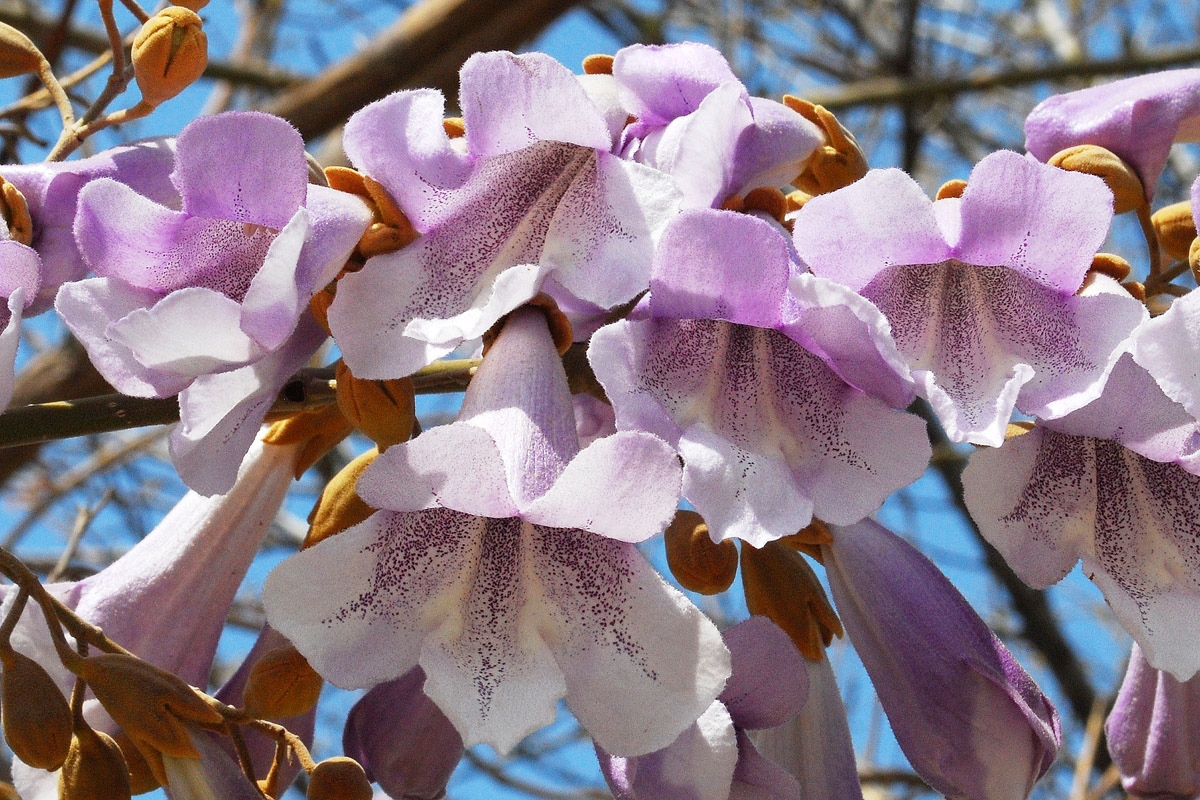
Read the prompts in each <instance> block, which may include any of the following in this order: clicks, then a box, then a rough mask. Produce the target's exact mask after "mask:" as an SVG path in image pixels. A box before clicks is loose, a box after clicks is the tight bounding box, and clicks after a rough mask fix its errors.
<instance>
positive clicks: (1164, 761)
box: [1104, 643, 1200, 800]
mask: <svg viewBox="0 0 1200 800" xmlns="http://www.w3.org/2000/svg"><path fill="white" fill-rule="evenodd" d="M1104 732H1105V734H1107V736H1108V752H1109V753H1111V754H1112V758H1113V763H1114V764H1116V765H1117V768H1118V769H1119V770H1120V771H1121V784H1122V785H1123V786H1124V788H1125V791H1126V792H1128V793H1129V794H1130V795H1132V796H1134V797H1153V798H1155V800H1194V798H1195V797H1197V796H1200V678H1192V679H1191V680H1189V681H1187V682H1185V683H1180V682H1179V681H1177V680H1175V679H1174V678H1173V677H1171V675H1170V674H1169V673H1166V672H1163V671H1162V670H1157V669H1155V668H1154V667H1152V666H1150V664H1148V663H1147V662H1146V658H1145V656H1143V655H1142V650H1141V648H1140V647H1138V646H1137V644H1136V643H1135V644H1134V645H1133V652H1131V653H1130V654H1129V667H1128V669H1127V670H1126V671H1125V680H1124V681H1122V683H1121V690H1120V691H1119V692H1118V693H1117V700H1116V703H1115V704H1114V705H1113V710H1112V711H1111V712H1110V713H1109V715H1108V720H1107V721H1106V722H1105V723H1104Z"/></svg>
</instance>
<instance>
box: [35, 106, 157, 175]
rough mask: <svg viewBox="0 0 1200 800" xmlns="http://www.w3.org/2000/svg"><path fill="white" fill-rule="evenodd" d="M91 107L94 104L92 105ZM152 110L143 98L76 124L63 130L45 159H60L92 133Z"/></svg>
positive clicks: (140, 116)
mask: <svg viewBox="0 0 1200 800" xmlns="http://www.w3.org/2000/svg"><path fill="white" fill-rule="evenodd" d="M93 107H95V106H94V105H93ZM152 111H154V106H152V105H150V104H149V103H147V102H146V101H145V100H139V101H138V102H137V103H136V104H135V105H133V106H130V107H129V108H123V109H121V110H120V111H114V112H112V113H111V114H106V115H104V116H103V117H101V118H100V119H97V120H93V121H91V122H85V123H83V124H80V125H76V126H74V128H72V129H71V130H70V131H63V137H60V138H59V140H58V143H57V144H56V145H54V150H53V151H51V153H50V155H49V156H47V157H46V160H47V161H62V160H63V159H64V158H66V157H67V156H69V155H71V153H73V152H75V150H76V148H78V147H79V145H81V144H83V142H84V140H85V139H87V138H88V137H89V136H91V135H92V134H95V133H99V132H100V131H102V130H104V129H105V128H111V127H112V126H113V125H120V124H121V123H123V122H131V121H132V120H135V119H141V118H142V117H146V116H149V115H150V113H151V112H152ZM88 113H89V114H90V113H91V109H88Z"/></svg>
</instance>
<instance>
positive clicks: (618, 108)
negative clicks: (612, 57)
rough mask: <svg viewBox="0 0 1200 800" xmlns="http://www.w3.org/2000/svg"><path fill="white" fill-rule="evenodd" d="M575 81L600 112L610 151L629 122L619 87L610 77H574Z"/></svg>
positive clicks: (601, 75)
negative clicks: (606, 129) (606, 131)
mask: <svg viewBox="0 0 1200 800" xmlns="http://www.w3.org/2000/svg"><path fill="white" fill-rule="evenodd" d="M575 79H576V80H578V81H579V85H580V86H582V87H583V91H584V93H585V94H586V95H587V96H588V100H590V101H591V103H592V105H594V106H595V107H596V110H597V111H599V112H600V116H601V117H602V118H603V119H604V124H605V126H606V127H607V128H608V135H609V147H608V148H606V149H608V150H610V151H611V150H612V148H615V147H616V146H617V143H618V142H620V140H621V132H622V131H624V130H625V125H626V123H628V122H629V112H628V111H626V110H625V106H623V105H622V104H621V98H620V87H619V86H618V85H617V81H616V78H614V77H613V76H612V75H603V74H600V75H576V76H575Z"/></svg>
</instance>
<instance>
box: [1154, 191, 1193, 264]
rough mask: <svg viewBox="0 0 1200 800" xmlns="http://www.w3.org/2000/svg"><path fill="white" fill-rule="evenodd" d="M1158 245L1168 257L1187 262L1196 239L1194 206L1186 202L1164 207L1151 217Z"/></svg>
mask: <svg viewBox="0 0 1200 800" xmlns="http://www.w3.org/2000/svg"><path fill="white" fill-rule="evenodd" d="M1150 222H1151V223H1152V224H1153V225H1154V232H1155V233H1156V234H1158V244H1159V247H1161V248H1162V249H1163V250H1164V251H1165V252H1166V253H1167V255H1169V256H1170V257H1171V258H1173V259H1175V260H1176V261H1187V257H1188V250H1189V249H1191V246H1192V242H1193V241H1195V239H1196V220H1194V219H1193V218H1192V204H1191V203H1190V202H1189V201H1187V200H1184V201H1183V202H1182V203H1173V204H1172V205H1169V206H1164V207H1162V208H1160V209H1159V210H1158V211H1155V212H1154V215H1153V216H1152V217H1150Z"/></svg>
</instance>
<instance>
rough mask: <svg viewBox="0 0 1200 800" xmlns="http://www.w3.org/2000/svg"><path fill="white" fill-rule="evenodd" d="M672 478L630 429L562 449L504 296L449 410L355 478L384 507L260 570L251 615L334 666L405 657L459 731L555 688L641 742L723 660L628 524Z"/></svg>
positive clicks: (674, 719)
mask: <svg viewBox="0 0 1200 800" xmlns="http://www.w3.org/2000/svg"><path fill="white" fill-rule="evenodd" d="M679 481H680V470H679V465H678V462H677V460H676V457H675V454H674V451H672V450H671V448H670V447H669V446H668V445H666V444H665V443H664V442H662V441H661V440H659V439H657V438H656V437H654V436H651V435H649V434H643V433H618V434H615V435H613V436H609V437H607V438H604V439H600V440H598V441H596V442H593V443H592V444H591V445H590V446H589V447H588V448H586V449H585V450H579V449H578V440H577V438H576V433H575V417H574V414H573V410H572V404H571V396H570V393H569V391H568V388H567V382H566V374H565V373H564V371H563V369H562V362H561V361H560V359H559V356H558V353H557V351H556V350H555V347H554V344H553V342H552V341H551V338H550V335H549V330H548V328H547V324H546V321H545V319H544V317H543V316H542V315H541V313H540V312H538V311H536V310H533V309H525V310H521V311H518V312H517V313H516V314H514V315H513V316H512V317H511V318H510V319H509V320H508V322H507V324H506V325H505V327H504V329H503V332H502V333H501V335H500V337H499V339H498V340H497V341H496V342H495V344H494V345H493V346H492V348H491V350H490V351H489V353H488V356H487V357H486V358H485V359H484V363H483V365H482V366H481V367H480V368H479V371H478V373H477V374H476V375H475V377H474V379H473V380H472V381H471V386H470V388H469V389H468V391H467V393H466V397H465V398H464V400H463V406H462V410H461V412H460V414H459V421H458V422H456V423H454V424H451V425H446V426H441V427H437V428H433V429H431V430H429V431H426V432H425V433H423V434H422V435H421V436H419V437H417V438H416V439H415V440H413V441H412V442H408V443H405V444H400V445H395V446H393V447H391V448H388V450H387V451H386V452H385V453H383V454H382V455H380V456H379V457H378V458H377V459H376V460H375V462H374V463H373V464H372V465H371V466H370V467H369V468H368V469H367V471H366V473H365V474H364V475H363V477H362V478H361V479H360V481H359V483H358V491H359V494H360V495H361V496H362V498H363V499H364V500H365V501H366V502H367V503H369V504H370V505H371V506H373V507H375V508H380V509H385V510H383V511H380V512H379V513H377V514H375V515H373V516H372V517H370V518H369V519H367V520H366V521H365V522H363V523H361V524H359V525H357V526H355V527H353V528H350V529H348V530H346V531H343V532H342V533H339V534H338V535H337V536H334V537H331V538H329V539H326V540H325V541H323V542H321V543H320V544H318V545H316V546H315V547H312V548H309V549H308V550H305V551H303V552H301V553H299V554H297V555H294V556H292V557H291V558H289V559H288V560H286V561H284V562H283V564H281V565H280V566H279V567H277V568H276V569H275V571H274V572H273V573H271V575H270V576H269V577H268V579H267V582H266V586H265V588H264V591H263V602H264V604H265V606H266V608H267V615H268V618H269V619H270V620H271V624H272V625H274V626H275V627H276V628H278V629H279V630H280V631H281V632H282V633H283V634H284V635H286V636H287V637H288V638H289V639H291V640H292V642H293V643H294V644H295V645H296V647H297V648H298V649H299V650H300V652H302V653H303V654H304V655H305V657H306V658H307V659H308V660H309V663H310V664H312V665H313V667H314V668H315V669H316V670H317V671H318V672H319V673H321V674H322V675H323V676H324V677H325V678H326V679H328V680H329V681H331V682H332V683H334V684H336V685H338V686H343V687H347V688H357V687H364V686H372V685H374V684H378V683H381V682H383V681H388V680H393V679H395V678H398V677H400V676H401V675H403V674H404V673H406V672H408V670H410V669H412V668H413V667H414V666H417V665H420V666H421V667H422V669H424V671H425V674H426V676H427V678H426V682H425V692H426V694H428V695H429V697H430V698H431V699H432V700H433V701H434V702H435V703H437V705H438V706H439V707H440V708H441V709H442V712H443V713H445V714H446V716H447V717H449V718H450V720H451V721H452V722H453V723H454V725H455V727H456V728H457V729H458V730H459V732H460V734H461V735H462V738H463V740H464V742H465V744H466V745H467V746H471V745H473V744H476V743H478V742H487V743H489V744H491V745H493V746H494V747H496V748H497V749H498V750H501V751H504V752H506V751H508V750H509V749H511V748H512V747H513V746H514V745H515V744H516V743H517V742H519V741H520V740H521V739H522V738H523V737H524V736H525V735H526V734H528V733H530V732H532V731H534V730H536V729H538V728H540V727H541V726H543V725H546V724H548V723H549V722H551V721H552V720H553V719H554V717H555V706H556V703H557V701H558V700H559V699H560V698H564V697H565V700H566V704H567V706H568V708H570V709H571V711H572V712H573V713H574V714H575V716H576V717H577V718H578V719H579V720H580V722H581V723H582V724H583V726H584V727H585V728H586V729H587V730H588V731H589V732H590V733H591V735H592V736H593V738H595V739H596V741H598V742H599V743H600V744H601V745H602V746H603V747H605V748H606V749H608V750H610V751H611V752H614V753H620V754H622V755H637V754H641V753H646V752H650V751H652V750H657V749H659V748H661V747H664V746H665V745H667V744H669V743H670V742H671V741H672V740H673V739H674V738H675V737H676V736H677V735H678V734H679V732H680V731H681V730H683V729H684V728H685V727H686V726H687V725H689V724H691V723H692V722H693V721H694V720H695V719H696V718H697V717H698V716H699V715H700V713H701V712H703V711H704V709H706V708H708V706H709V704H710V703H712V701H713V699H714V698H715V697H716V696H717V693H718V692H719V691H720V689H721V686H722V685H723V684H724V682H725V678H726V677H727V676H728V674H729V662H728V653H727V651H726V649H725V647H724V646H723V645H722V644H721V641H720V637H719V634H718V633H717V630H716V628H715V627H713V625H712V623H711V622H709V621H708V619H707V618H706V617H705V616H704V615H703V614H702V613H701V612H700V611H699V610H698V609H696V608H695V607H694V606H692V605H691V604H690V603H689V602H688V601H687V600H686V599H685V598H684V597H683V596H682V595H681V594H679V593H678V592H676V591H675V590H673V589H671V588H670V587H669V586H668V585H667V584H666V583H665V582H664V581H663V580H662V578H660V577H659V576H658V574H657V573H656V572H655V571H654V570H653V569H652V568H651V567H650V565H649V564H647V563H646V561H645V560H644V559H643V558H642V556H641V555H640V554H639V553H638V552H637V549H636V548H635V547H634V546H633V545H632V544H631V542H635V541H641V540H643V539H646V538H648V537H650V536H653V535H654V534H657V533H659V532H661V531H662V530H663V528H664V527H665V526H666V524H667V522H668V521H669V520H670V519H671V517H672V515H673V514H674V511H675V507H676V503H677V502H678V498H679ZM314 584H317V585H320V586H322V591H321V592H320V593H319V594H317V595H314V594H313V592H312V591H311V587H312V586H313V585H314Z"/></svg>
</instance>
